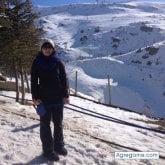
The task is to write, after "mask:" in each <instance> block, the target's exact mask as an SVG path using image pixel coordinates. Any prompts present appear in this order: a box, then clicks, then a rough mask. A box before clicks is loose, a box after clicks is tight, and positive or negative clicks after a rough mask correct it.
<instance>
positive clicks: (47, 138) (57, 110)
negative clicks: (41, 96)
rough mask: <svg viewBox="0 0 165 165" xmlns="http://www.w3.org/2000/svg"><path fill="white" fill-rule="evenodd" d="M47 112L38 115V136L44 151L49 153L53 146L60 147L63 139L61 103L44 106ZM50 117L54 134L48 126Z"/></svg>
mask: <svg viewBox="0 0 165 165" xmlns="http://www.w3.org/2000/svg"><path fill="white" fill-rule="evenodd" d="M46 110H47V112H46V114H45V115H44V116H42V117H40V138H41V142H42V148H43V152H44V153H50V152H52V151H53V150H54V148H55V147H62V146H63V145H64V141H63V139H64V138H63V125H62V121H63V105H62V104H60V105H54V106H51V107H47V108H46ZM51 119H52V121H53V125H54V135H53V136H52V131H51V127H50V122H51Z"/></svg>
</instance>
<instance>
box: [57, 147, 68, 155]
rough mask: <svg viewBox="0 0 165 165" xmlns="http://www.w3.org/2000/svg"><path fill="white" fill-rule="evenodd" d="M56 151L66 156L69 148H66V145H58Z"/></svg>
mask: <svg viewBox="0 0 165 165" xmlns="http://www.w3.org/2000/svg"><path fill="white" fill-rule="evenodd" d="M54 151H55V152H57V154H59V155H63V156H66V155H67V154H68V152H67V150H66V148H65V147H64V146H62V147H56V148H55V149H54Z"/></svg>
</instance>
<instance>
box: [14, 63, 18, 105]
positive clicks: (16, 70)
mask: <svg viewBox="0 0 165 165" xmlns="http://www.w3.org/2000/svg"><path fill="white" fill-rule="evenodd" d="M14 73H15V86H16V91H15V92H16V98H15V101H16V102H18V101H19V84H18V75H19V74H18V69H17V64H16V62H15V63H14Z"/></svg>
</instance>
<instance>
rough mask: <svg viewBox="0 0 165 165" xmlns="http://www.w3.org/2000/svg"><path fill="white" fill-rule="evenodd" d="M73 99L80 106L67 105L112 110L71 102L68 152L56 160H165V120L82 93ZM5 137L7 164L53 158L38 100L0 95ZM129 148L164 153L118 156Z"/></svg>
mask: <svg viewBox="0 0 165 165" xmlns="http://www.w3.org/2000/svg"><path fill="white" fill-rule="evenodd" d="M1 94H5V95H8V96H12V95H13V94H14V92H13V94H12V93H11V92H10V93H9V92H4V91H3V92H2V91H1ZM71 103H72V104H74V105H75V107H73V106H71V105H66V106H65V107H70V108H74V109H77V110H81V111H82V109H80V108H77V107H76V106H80V105H81V107H82V108H84V109H83V112H86V111H85V110H91V111H93V112H97V113H100V114H102V115H105V116H107V117H106V119H107V120H103V119H99V118H94V117H92V116H87V115H84V114H81V113H77V112H74V111H71V110H69V109H67V108H65V110H64V137H65V144H66V148H67V150H68V155H67V156H66V157H63V156H60V161H59V162H58V163H54V164H59V165H65V164H67V165H86V164H92V165H116V164H122V165H127V164H131V165H145V164H154V165H155V164H159V165H163V164H164V159H165V152H164V147H165V143H164V139H165V134H164V133H165V132H164V130H163V128H162V131H161V129H160V127H161V126H160V125H159V124H158V123H159V122H160V121H157V120H153V119H150V118H147V117H145V116H143V115H138V114H136V113H131V112H125V111H123V110H120V109H115V108H112V107H107V106H103V105H98V104H96V103H93V102H91V101H87V100H83V99H79V98H76V97H71ZM88 113H89V112H88ZM105 116H104V117H103V116H102V117H103V118H105ZM51 126H52V125H51ZM0 137H1V143H0V164H1V165H10V164H13V165H14V164H15V165H16V164H17V165H23V164H28V165H34V164H35V165H46V164H53V163H51V162H47V161H46V160H45V159H44V158H43V157H42V147H41V141H40V139H39V117H38V116H37V114H36V112H35V110H34V108H33V107H32V106H23V105H20V104H19V103H15V102H14V101H13V99H10V98H6V97H2V96H0ZM128 151H130V152H133V151H139V152H140V151H141V152H158V155H159V159H149V158H148V159H143V158H142V159H131V158H129V159H127V160H122V159H121V160H120V159H117V158H116V159H115V152H128ZM120 158H122V154H121V156H120ZM150 158H151V157H150Z"/></svg>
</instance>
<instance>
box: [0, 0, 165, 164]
mask: <svg viewBox="0 0 165 165" xmlns="http://www.w3.org/2000/svg"><path fill="white" fill-rule="evenodd" d="M164 8H165V4H164V3H144V2H132V1H131V2H129V3H113V4H98V5H96V4H83V5H82V4H77V5H65V6H58V7H39V8H36V11H37V10H38V11H40V13H41V17H40V19H39V20H38V25H39V26H42V27H43V28H44V30H45V31H46V34H45V37H48V38H52V39H54V40H55V42H56V43H57V45H58V53H59V56H61V58H62V60H63V61H64V62H65V66H66V70H67V74H68V78H69V83H70V87H71V90H72V91H73V92H74V90H73V89H74V87H75V72H76V71H77V72H78V85H77V87H78V94H79V95H83V96H85V97H87V98H90V99H91V100H94V101H99V102H103V103H108V102H109V97H108V94H109V93H108V79H107V76H108V75H109V76H110V84H111V87H110V92H111V101H112V104H113V105H115V106H119V107H124V108H128V109H131V110H133V111H135V112H128V111H124V109H123V108H114V107H109V106H104V105H101V104H97V103H95V102H93V101H89V100H84V99H81V98H78V97H73V96H72V97H71V104H69V105H66V106H65V110H64V136H65V143H66V148H67V150H68V153H69V154H68V155H67V156H66V157H63V156H60V161H59V162H57V163H54V164H60V165H61V164H63V165H65V164H67V165H77V164H80V165H81V164H82V165H88V164H97V165H111V164H112V165H116V164H119V165H120V164H121V165H127V164H132V165H144V164H160V165H164V162H165V161H164V160H165V152H164V148H165V140H164V139H165V131H164V128H162V127H161V126H160V125H159V123H160V122H161V121H160V120H156V119H152V118H148V117H147V116H145V115H148V116H154V117H160V118H164V116H165V111H164V107H165V90H164V87H165V68H164V66H165V56H164V52H165V35H164V34H165V10H164ZM153 48H154V49H153ZM151 50H152V51H151ZM8 80H9V79H8ZM10 81H11V80H10ZM12 81H13V80H12ZM2 94H3V95H8V96H12V97H15V92H12V91H10V92H6V91H0V95H2ZM26 98H27V99H31V95H30V94H26ZM72 104H73V105H74V106H73V105H72ZM72 108H74V109H76V110H77V111H83V112H85V113H89V114H91V115H96V116H98V117H102V118H103V119H100V118H96V117H92V116H89V115H84V114H82V113H78V112H75V111H72V110H71V109H72ZM87 110H90V112H89V111H87ZM91 111H92V112H91ZM136 112H138V113H136ZM139 113H142V114H145V115H140V114H139ZM99 114H101V115H99ZM0 137H1V143H0V164H2V165H9V164H13V165H14V164H15V165H22V164H29V165H34V164H35V165H37V164H40V165H41V164H42V165H44V164H52V163H51V162H46V161H45V160H44V159H43V157H42V148H41V142H40V138H39V117H38V116H37V114H36V112H35V109H34V108H33V107H32V106H31V105H26V106H23V105H20V104H19V103H16V102H15V101H14V100H13V99H11V98H7V97H4V96H0ZM118 151H143V152H146V151H153V152H158V153H159V159H155V160H151V159H147V160H142V159H134V160H129V159H127V160H119V159H115V157H114V156H115V152H118Z"/></svg>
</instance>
